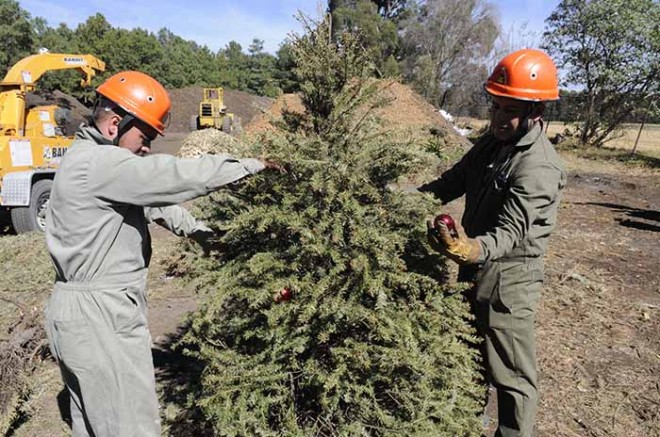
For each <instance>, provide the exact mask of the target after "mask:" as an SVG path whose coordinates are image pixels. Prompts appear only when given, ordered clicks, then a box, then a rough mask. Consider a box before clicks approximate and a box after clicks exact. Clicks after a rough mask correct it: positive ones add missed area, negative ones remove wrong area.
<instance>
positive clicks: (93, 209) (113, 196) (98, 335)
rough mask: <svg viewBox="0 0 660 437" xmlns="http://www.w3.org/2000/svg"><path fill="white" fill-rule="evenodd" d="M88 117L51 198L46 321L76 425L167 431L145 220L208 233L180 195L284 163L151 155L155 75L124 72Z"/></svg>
mask: <svg viewBox="0 0 660 437" xmlns="http://www.w3.org/2000/svg"><path fill="white" fill-rule="evenodd" d="M97 92H98V94H99V96H98V103H97V106H96V108H95V109H94V112H93V121H94V123H92V125H91V126H84V127H82V128H81V129H80V131H79V132H78V133H77V134H76V141H74V143H73V144H72V146H71V147H70V149H69V150H68V152H67V154H66V155H65V156H64V158H63V159H62V162H61V165H60V167H59V170H58V172H57V175H56V177H55V181H54V185H53V189H52V192H51V196H50V201H49V211H48V215H47V222H46V223H47V224H46V241H47V245H48V250H49V251H50V254H51V257H52V259H53V262H54V264H55V270H56V275H57V276H56V283H55V288H54V291H53V293H52V295H51V298H50V301H49V303H48V306H47V308H46V331H47V334H48V338H49V342H50V346H51V350H52V352H53V355H54V356H55V358H56V359H57V361H58V364H59V365H60V369H61V371H62V377H63V379H64V382H65V384H66V387H67V389H68V391H69V393H70V395H71V416H72V431H73V435H74V436H97V437H128V436H135V437H157V436H160V419H159V411H158V399H157V396H156V387H155V377H154V368H153V360H152V355H151V337H150V334H149V330H148V327H147V319H146V304H147V302H146V291H145V285H146V277H147V268H148V266H149V259H150V256H151V240H150V236H149V230H148V227H147V224H148V222H150V221H155V222H158V223H159V224H161V225H163V226H165V227H167V228H169V229H171V230H172V231H174V232H175V233H177V234H178V235H183V236H187V237H190V238H194V239H197V240H203V239H204V238H205V237H207V236H208V233H209V232H210V230H209V229H208V228H206V227H205V226H203V224H201V223H198V222H197V221H196V220H195V219H194V218H192V217H191V216H190V214H189V213H188V212H186V211H185V209H183V208H180V207H178V206H175V204H178V203H181V202H184V201H187V200H190V199H193V198H195V197H198V196H201V195H205V194H207V193H209V192H211V191H213V190H216V189H218V188H219V187H221V186H222V185H225V184H228V183H231V182H234V181H237V180H239V179H241V178H243V177H245V176H248V175H251V174H254V173H256V172H258V171H261V170H263V169H264V168H265V167H276V165H274V164H271V163H268V162H264V161H261V160H258V159H242V160H236V159H233V158H231V157H229V156H204V157H202V158H199V159H177V158H175V157H173V156H167V155H153V156H146V155H148V153H149V151H150V143H151V141H152V140H153V139H154V138H155V137H156V135H157V134H162V133H163V131H164V129H165V125H166V120H167V117H168V116H169V109H170V100H169V97H168V95H167V92H166V91H165V89H164V88H163V87H162V86H161V85H160V84H159V83H158V82H157V81H155V80H154V79H153V78H151V77H149V76H147V75H145V74H142V73H139V72H131V71H128V72H122V73H118V74H116V75H114V76H112V77H111V78H109V79H108V80H107V81H106V82H105V83H103V84H102V85H101V86H100V87H99V88H98V89H97Z"/></svg>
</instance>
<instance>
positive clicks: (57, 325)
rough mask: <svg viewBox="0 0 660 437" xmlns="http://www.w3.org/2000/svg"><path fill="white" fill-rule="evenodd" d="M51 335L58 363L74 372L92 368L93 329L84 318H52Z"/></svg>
mask: <svg viewBox="0 0 660 437" xmlns="http://www.w3.org/2000/svg"><path fill="white" fill-rule="evenodd" d="M52 335H53V349H54V352H55V354H56V358H57V360H58V361H59V362H60V364H63V365H64V366H65V367H67V368H69V369H71V370H72V371H74V372H76V373H79V372H82V371H90V370H91V369H92V367H93V364H94V358H95V356H96V353H95V351H94V345H93V341H92V338H91V337H92V335H93V331H92V330H91V328H90V326H89V323H88V322H87V321H86V320H84V319H78V320H60V321H58V320H54V321H53V331H52Z"/></svg>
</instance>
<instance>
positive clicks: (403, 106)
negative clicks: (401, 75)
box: [244, 80, 471, 148]
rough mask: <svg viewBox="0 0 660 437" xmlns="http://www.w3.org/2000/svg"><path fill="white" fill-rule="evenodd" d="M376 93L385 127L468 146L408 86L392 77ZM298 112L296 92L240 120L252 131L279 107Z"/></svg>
mask: <svg viewBox="0 0 660 437" xmlns="http://www.w3.org/2000/svg"><path fill="white" fill-rule="evenodd" d="M380 89H381V91H380V96H381V98H383V100H384V101H385V104H384V105H383V106H382V107H379V108H378V109H376V110H375V114H376V115H377V116H378V117H379V118H381V119H382V120H383V121H384V122H385V125H386V127H387V128H392V129H397V130H398V129H403V130H410V131H416V130H423V131H425V133H426V134H429V132H431V133H434V134H435V135H438V134H439V135H440V136H441V137H442V138H443V139H444V141H445V144H446V145H448V146H450V147H451V146H455V147H462V148H469V147H471V144H470V142H469V141H468V140H467V139H465V138H463V137H462V136H460V135H459V134H458V133H457V132H456V131H455V130H454V129H453V127H452V126H451V124H450V123H449V122H447V120H445V119H444V118H443V117H442V115H441V114H440V113H439V112H438V110H437V109H436V108H434V107H433V106H432V105H431V104H429V103H428V102H426V101H425V100H424V99H423V98H422V97H421V96H420V95H419V94H417V93H416V92H415V91H413V90H412V88H410V87H409V86H406V85H403V84H400V83H398V82H393V81H386V80H383V81H381V84H380ZM285 110H286V111H289V112H298V113H302V112H303V111H304V110H305V108H304V106H303V104H302V102H301V100H300V97H299V96H298V95H297V94H284V95H282V96H280V97H279V98H278V99H277V100H275V101H274V102H273V104H272V105H271V106H270V108H268V110H267V111H266V112H265V113H264V114H261V115H258V116H256V117H255V118H254V119H253V121H252V122H251V123H249V124H246V123H244V128H245V131H246V132H250V133H256V132H261V131H264V130H270V129H273V126H272V125H271V123H270V121H271V120H277V119H280V118H281V117H282V112H283V111H285Z"/></svg>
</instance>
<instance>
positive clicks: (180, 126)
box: [168, 86, 273, 132]
mask: <svg viewBox="0 0 660 437" xmlns="http://www.w3.org/2000/svg"><path fill="white" fill-rule="evenodd" d="M202 90H203V88H202V87H200V86H189V87H186V88H181V89H172V90H168V93H169V94H170V98H171V99H172V115H171V117H172V119H171V120H170V126H169V129H168V130H169V131H171V132H188V131H190V118H191V116H192V115H194V114H197V111H198V108H199V103H200V102H201V101H202ZM224 91H225V97H224V101H225V105H226V106H227V110H228V111H229V112H232V113H234V114H235V115H236V116H237V117H239V118H240V119H241V123H242V124H243V125H245V124H247V123H249V122H250V121H251V120H252V118H253V117H254V116H255V115H257V114H260V113H261V112H262V111H265V110H266V109H267V108H268V107H270V105H271V103H272V102H273V99H271V98H269V97H263V96H255V95H253V94H250V93H246V92H244V91H236V90H230V89H225V90H224Z"/></svg>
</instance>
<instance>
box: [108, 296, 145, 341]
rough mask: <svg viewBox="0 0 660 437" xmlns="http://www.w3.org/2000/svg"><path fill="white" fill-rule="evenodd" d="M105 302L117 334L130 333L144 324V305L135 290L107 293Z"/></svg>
mask: <svg viewBox="0 0 660 437" xmlns="http://www.w3.org/2000/svg"><path fill="white" fill-rule="evenodd" d="M104 301H105V305H106V306H107V308H108V310H109V312H110V314H111V317H112V319H113V325H114V326H113V328H114V331H115V332H117V333H119V332H124V331H130V330H131V329H133V327H135V326H136V325H139V324H141V323H143V319H144V316H143V309H142V305H141V302H140V301H139V299H138V297H137V295H136V294H135V293H134V290H133V289H131V288H122V289H121V290H116V291H109V292H106V293H105V296H104Z"/></svg>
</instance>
